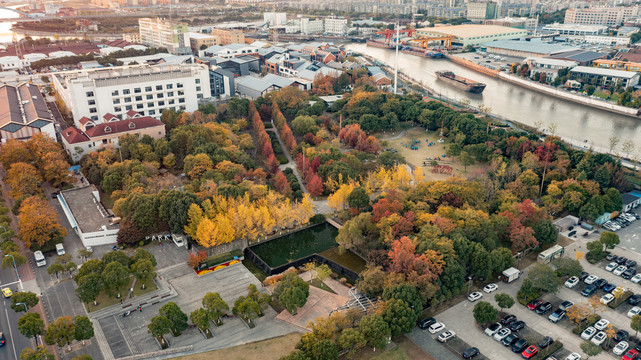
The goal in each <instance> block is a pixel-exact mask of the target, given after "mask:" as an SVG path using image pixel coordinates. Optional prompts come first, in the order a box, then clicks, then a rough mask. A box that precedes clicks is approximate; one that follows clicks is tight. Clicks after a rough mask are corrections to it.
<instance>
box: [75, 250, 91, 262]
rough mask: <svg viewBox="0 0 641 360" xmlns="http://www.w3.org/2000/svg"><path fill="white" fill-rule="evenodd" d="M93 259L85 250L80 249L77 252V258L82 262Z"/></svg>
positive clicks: (89, 252)
mask: <svg viewBox="0 0 641 360" xmlns="http://www.w3.org/2000/svg"><path fill="white" fill-rule="evenodd" d="M92 257H93V252H91V251H89V250H87V249H80V250H78V258H79V259H83V261H87V259H89V258H92Z"/></svg>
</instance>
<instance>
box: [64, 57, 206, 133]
mask: <svg viewBox="0 0 641 360" xmlns="http://www.w3.org/2000/svg"><path fill="white" fill-rule="evenodd" d="M53 85H54V87H55V88H56V91H57V92H58V95H59V96H60V97H61V99H62V100H63V101H64V102H65V105H66V106H67V108H68V109H69V110H70V111H71V112H72V114H73V118H74V122H76V126H77V127H80V124H79V123H78V120H80V119H81V118H83V117H87V118H89V119H91V120H92V121H100V119H101V118H102V117H103V116H105V115H106V114H114V115H115V116H116V117H118V118H119V119H124V118H125V117H126V116H125V115H126V113H127V112H128V111H130V110H134V111H136V112H138V113H140V114H141V115H147V116H151V117H154V118H157V119H158V118H160V115H161V113H162V111H163V110H164V109H168V108H173V109H176V110H184V111H188V112H192V111H196V110H197V109H198V103H199V101H201V99H204V98H209V97H211V90H210V89H211V88H210V85H209V69H208V67H207V65H204V64H180V65H168V64H160V65H153V66H151V65H129V66H118V67H112V68H102V69H91V70H79V71H70V72H62V73H56V74H55V75H53Z"/></svg>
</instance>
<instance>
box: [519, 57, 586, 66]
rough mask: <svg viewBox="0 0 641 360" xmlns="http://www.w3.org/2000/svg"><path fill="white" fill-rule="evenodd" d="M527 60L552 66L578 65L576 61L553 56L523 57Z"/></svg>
mask: <svg viewBox="0 0 641 360" xmlns="http://www.w3.org/2000/svg"><path fill="white" fill-rule="evenodd" d="M528 60H530V61H533V62H535V63H537V64H545V65H552V66H565V67H573V66H576V65H579V63H578V62H577V61H571V60H560V59H553V58H540V57H530V58H527V59H525V61H528Z"/></svg>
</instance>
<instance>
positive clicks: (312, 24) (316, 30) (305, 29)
mask: <svg viewBox="0 0 641 360" xmlns="http://www.w3.org/2000/svg"><path fill="white" fill-rule="evenodd" d="M300 32H301V33H303V34H307V35H309V34H322V33H323V32H325V25H324V24H323V20H321V19H317V20H311V19H308V18H301V19H300Z"/></svg>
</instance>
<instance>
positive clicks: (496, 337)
mask: <svg viewBox="0 0 641 360" xmlns="http://www.w3.org/2000/svg"><path fill="white" fill-rule="evenodd" d="M511 333H512V332H511V331H510V329H508V328H506V327H504V328H501V330H499V331H497V332H496V334H494V340H496V341H502V340H503V339H505V337H506V336H508V335H510V334H511Z"/></svg>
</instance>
